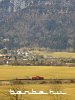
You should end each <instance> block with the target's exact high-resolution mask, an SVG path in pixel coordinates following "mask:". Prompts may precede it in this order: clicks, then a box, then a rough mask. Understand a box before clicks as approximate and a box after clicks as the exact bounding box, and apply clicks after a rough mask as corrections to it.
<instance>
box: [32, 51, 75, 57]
mask: <svg viewBox="0 0 75 100" xmlns="http://www.w3.org/2000/svg"><path fill="white" fill-rule="evenodd" d="M33 52H34V53H36V54H40V55H44V56H53V57H57V58H59V57H64V58H75V53H71V52H50V51H48V52H47V51H39V50H34V51H33Z"/></svg>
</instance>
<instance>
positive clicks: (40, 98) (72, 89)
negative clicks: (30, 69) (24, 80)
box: [0, 84, 75, 100]
mask: <svg viewBox="0 0 75 100" xmlns="http://www.w3.org/2000/svg"><path fill="white" fill-rule="evenodd" d="M10 89H12V90H13V89H15V90H16V91H17V90H20V91H22V92H23V91H26V90H27V91H31V90H32V89H34V90H35V91H40V90H42V91H44V92H48V91H49V89H51V90H53V91H57V90H58V91H63V92H66V93H67V94H65V95H50V94H48V95H22V98H21V100H75V84H54V85H52V84H47V85H35V84H33V85H14V86H10V85H8V86H0V100H17V99H15V97H14V95H10V92H9V90H10ZM11 98H14V99H11ZM18 98H20V95H18Z"/></svg>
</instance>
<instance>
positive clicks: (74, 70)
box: [0, 66, 75, 80]
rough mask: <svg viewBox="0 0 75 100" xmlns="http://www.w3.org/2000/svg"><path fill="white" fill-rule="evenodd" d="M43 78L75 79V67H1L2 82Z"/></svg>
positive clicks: (0, 78) (0, 77)
mask: <svg viewBox="0 0 75 100" xmlns="http://www.w3.org/2000/svg"><path fill="white" fill-rule="evenodd" d="M37 75H39V76H43V77H44V78H45V79H53V78H55V79H75V67H66V66H62V67H60V66H57V67H55V66H0V80H9V79H15V78H27V77H30V78H31V77H32V76H37Z"/></svg>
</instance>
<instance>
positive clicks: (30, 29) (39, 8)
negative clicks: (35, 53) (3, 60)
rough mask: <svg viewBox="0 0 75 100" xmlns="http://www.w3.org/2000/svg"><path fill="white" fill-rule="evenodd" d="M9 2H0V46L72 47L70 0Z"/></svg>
mask: <svg viewBox="0 0 75 100" xmlns="http://www.w3.org/2000/svg"><path fill="white" fill-rule="evenodd" d="M11 1H12V0H2V1H1V2H0V48H4V47H7V48H9V49H12V48H20V47H45V48H50V49H55V50H66V49H71V50H74V49H75V1H74V0H13V2H11ZM2 5H3V6H2Z"/></svg>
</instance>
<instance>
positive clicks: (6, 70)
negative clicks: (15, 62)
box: [0, 65, 75, 100]
mask: <svg viewBox="0 0 75 100" xmlns="http://www.w3.org/2000/svg"><path fill="white" fill-rule="evenodd" d="M36 75H39V76H43V77H44V78H45V79H54V78H55V79H75V67H67V66H61V67H60V66H8V65H5V66H0V80H12V79H15V78H28V77H32V76H36ZM10 89H12V90H15V91H17V90H21V91H26V90H27V91H31V90H32V89H34V90H36V91H40V90H42V91H49V89H51V90H53V91H63V92H65V93H67V94H65V95H52V94H51V95H50V94H47V95H28V94H27V95H11V94H10V92H9V90H10ZM0 100H75V83H73V84H71V83H67V84H22V85H21V84H17V85H16V84H13V85H0Z"/></svg>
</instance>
